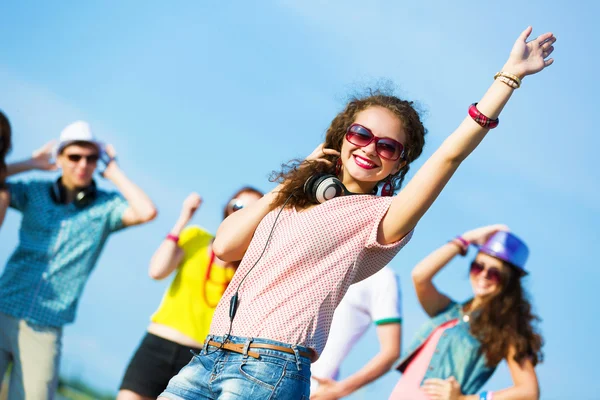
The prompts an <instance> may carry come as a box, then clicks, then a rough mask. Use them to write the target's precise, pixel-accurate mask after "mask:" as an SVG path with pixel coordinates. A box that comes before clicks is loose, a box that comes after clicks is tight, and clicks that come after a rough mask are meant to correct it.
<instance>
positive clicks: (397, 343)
mask: <svg viewBox="0 0 600 400" xmlns="http://www.w3.org/2000/svg"><path fill="white" fill-rule="evenodd" d="M377 337H378V339H379V353H377V354H376V355H375V357H373V358H372V359H371V360H369V362H368V363H366V364H365V365H364V366H363V367H362V368H361V369H360V370H358V371H357V372H355V373H354V374H352V375H350V376H349V377H347V378H346V379H344V380H342V381H339V382H337V381H335V380H333V379H323V378H319V377H318V376H313V379H315V380H316V381H317V382H319V388H318V389H317V391H316V393H314V394H311V396H310V399H311V400H333V399H341V398H342V397H345V396H348V395H350V394H352V393H354V392H355V391H357V390H358V389H360V388H361V387H363V386H365V385H367V384H369V383H371V382H373V381H374V380H376V379H378V378H380V377H381V376H382V375H384V374H385V373H386V372H388V371H389V370H390V368H392V366H393V365H394V362H396V360H397V359H398V358H399V357H400V349H401V338H402V325H401V324H399V323H392V324H384V325H378V326H377Z"/></svg>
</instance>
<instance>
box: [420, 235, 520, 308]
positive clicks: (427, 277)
mask: <svg viewBox="0 0 600 400" xmlns="http://www.w3.org/2000/svg"><path fill="white" fill-rule="evenodd" d="M499 230H508V227H507V226H506V225H490V226H484V227H482V228H477V229H473V230H471V231H468V232H465V233H464V234H463V235H462V236H461V237H462V239H463V240H464V241H466V246H468V243H472V244H477V245H482V244H483V243H485V241H486V240H487V239H488V238H489V237H490V236H491V235H492V234H493V233H494V232H497V231H499ZM466 246H465V247H466ZM461 250H462V247H461V245H460V241H459V242H456V241H452V242H449V243H447V244H445V245H443V246H442V247H440V248H439V249H437V250H435V251H434V252H433V253H431V254H429V255H428V256H427V257H425V258H424V259H423V260H421V262H419V263H418V264H417V265H416V266H415V268H414V269H413V270H412V280H413V284H414V286H415V291H416V292H417V297H418V299H419V302H420V303H421V306H422V307H423V309H424V310H425V312H426V313H427V315H429V316H430V317H434V316H436V315H438V314H439V313H440V311H442V310H443V309H445V308H446V307H448V305H449V304H450V301H451V300H450V298H449V297H448V296H446V295H445V294H443V293H441V292H440V291H439V290H438V289H437V287H436V286H435V285H434V284H433V277H434V276H435V275H436V274H437V273H438V272H439V271H440V270H441V269H442V268H444V267H445V266H446V265H447V264H448V263H449V262H450V261H451V260H452V259H453V258H454V257H456V256H457V255H458V254H460V253H461Z"/></svg>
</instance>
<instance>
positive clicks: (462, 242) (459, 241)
mask: <svg viewBox="0 0 600 400" xmlns="http://www.w3.org/2000/svg"><path fill="white" fill-rule="evenodd" d="M451 242H452V243H454V244H455V245H457V246H458V248H459V249H460V255H461V256H463V257H464V256H466V255H467V251H469V244H470V243H469V241H468V240H466V239H465V238H463V237H462V236H457V237H455V238H454V239H452V240H451Z"/></svg>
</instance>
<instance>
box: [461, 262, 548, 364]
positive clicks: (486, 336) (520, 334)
mask: <svg viewBox="0 0 600 400" xmlns="http://www.w3.org/2000/svg"><path fill="white" fill-rule="evenodd" d="M504 264H505V265H507V266H508V268H509V271H510V274H508V277H507V278H506V279H505V281H506V282H503V284H502V286H503V287H502V291H501V292H500V293H498V294H497V295H496V296H494V298H493V299H491V300H490V301H488V302H486V303H485V304H484V305H483V306H482V307H481V311H480V312H478V313H476V314H475V315H474V316H473V318H472V320H471V333H472V334H473V336H475V337H476V338H477V339H479V341H480V342H481V348H482V350H483V352H484V353H485V357H486V362H487V364H488V366H495V365H498V364H499V363H500V361H502V360H503V359H504V358H506V357H507V356H508V350H509V347H510V346H513V347H514V348H515V350H516V351H515V355H514V359H515V361H517V362H518V363H521V362H523V361H524V360H525V359H529V360H530V361H531V362H532V363H533V365H534V366H535V365H537V364H538V363H540V362H542V361H543V359H544V354H543V353H542V346H543V345H544V340H543V339H542V336H541V334H540V333H539V332H538V331H537V326H536V325H537V323H538V322H539V321H540V318H539V317H538V316H537V315H535V314H533V311H532V309H531V303H530V301H529V299H528V295H527V293H526V292H525V289H524V288H523V287H522V285H521V279H522V275H521V274H520V273H519V272H518V271H517V270H516V269H515V267H513V266H511V265H510V264H508V263H504Z"/></svg>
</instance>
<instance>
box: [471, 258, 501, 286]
mask: <svg viewBox="0 0 600 400" xmlns="http://www.w3.org/2000/svg"><path fill="white" fill-rule="evenodd" d="M470 271H471V275H474V276H477V275H479V274H481V273H482V272H484V271H485V277H486V279H489V280H490V281H491V282H492V283H494V284H496V285H500V284H501V283H502V281H503V280H504V276H503V275H502V272H500V270H499V269H498V268H496V267H489V268H487V269H486V268H485V265H483V264H481V263H478V262H477V261H473V262H472V263H471V269H470Z"/></svg>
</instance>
